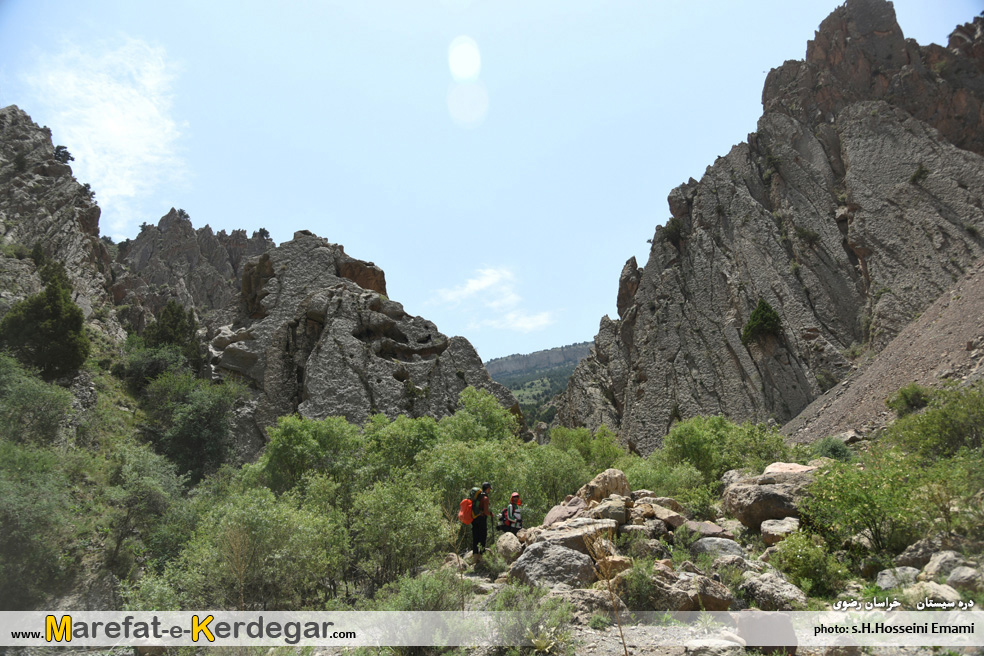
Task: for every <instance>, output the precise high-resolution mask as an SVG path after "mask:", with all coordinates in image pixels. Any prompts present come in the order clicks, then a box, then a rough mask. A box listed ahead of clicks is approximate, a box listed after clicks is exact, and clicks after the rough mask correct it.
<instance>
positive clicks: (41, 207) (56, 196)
mask: <svg viewBox="0 0 984 656" xmlns="http://www.w3.org/2000/svg"><path fill="white" fill-rule="evenodd" d="M99 214H100V210H99V206H98V205H97V204H96V203H95V201H94V199H93V193H92V192H91V190H90V189H89V188H88V187H87V186H83V185H81V184H79V183H78V181H76V180H75V178H74V177H73V176H72V168H71V167H70V166H69V165H68V164H67V163H65V162H62V161H59V160H58V159H56V158H55V148H54V146H53V145H52V142H51V131H50V130H49V129H48V128H47V127H39V126H38V125H37V124H36V123H35V122H34V121H32V120H31V117H30V116H28V115H27V114H26V113H24V111H22V110H21V109H20V108H18V107H16V106H14V105H11V106H10V107H5V108H3V109H0V244H2V245H3V247H4V255H7V257H0V314H3V313H4V312H6V310H7V309H8V308H9V307H10V306H11V305H12V304H13V303H15V302H17V301H19V300H22V299H24V298H26V297H28V296H30V295H32V294H36V293H37V292H38V291H39V290H40V289H41V279H40V277H39V276H38V275H37V267H36V266H35V265H34V262H33V261H32V260H31V259H30V258H27V257H26V255H27V253H29V252H30V250H31V249H32V248H33V247H34V245H35V244H40V245H41V249H42V252H43V253H44V255H45V256H46V257H48V258H50V259H53V260H58V261H60V262H63V263H64V264H65V268H66V271H67V273H68V276H69V279H70V280H71V282H72V285H73V287H74V300H75V302H76V304H78V305H79V307H81V308H82V311H83V312H84V314H85V317H86V319H87V321H88V322H89V324H90V326H92V327H93V328H94V329H97V330H99V331H101V332H103V333H105V334H107V335H109V336H110V337H112V338H114V339H122V337H123V332H122V330H121V329H120V326H119V324H118V323H117V322H116V321H115V318H114V317H113V316H112V315H113V313H112V312H110V311H109V310H110V309H111V308H112V301H111V299H110V297H109V295H108V294H107V287H108V285H109V283H110V280H111V277H112V272H111V258H110V254H109V251H108V250H107V248H106V245H105V244H104V243H102V242H101V241H100V239H99Z"/></svg>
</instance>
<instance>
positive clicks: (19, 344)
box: [0, 262, 89, 380]
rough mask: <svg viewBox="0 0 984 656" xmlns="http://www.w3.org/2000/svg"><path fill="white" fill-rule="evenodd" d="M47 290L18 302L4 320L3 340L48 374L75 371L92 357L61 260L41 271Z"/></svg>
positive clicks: (49, 376)
mask: <svg viewBox="0 0 984 656" xmlns="http://www.w3.org/2000/svg"><path fill="white" fill-rule="evenodd" d="M41 279H42V280H43V281H44V283H45V288H44V291H42V292H41V293H40V294H35V295H34V296H31V297H30V298H26V299H24V300H23V301H20V302H18V303H15V304H14V305H13V307H11V308H10V311H9V312H8V313H7V314H6V316H4V318H3V321H0V344H2V345H3V346H4V347H5V348H7V349H9V350H10V351H11V352H12V353H14V354H15V355H16V356H17V358H18V359H20V360H21V362H24V363H25V364H28V365H30V366H32V367H37V368H38V369H40V370H41V374H42V375H43V376H44V377H45V378H47V379H49V380H50V379H52V378H57V377H59V376H64V375H65V374H67V373H70V372H72V371H75V370H76V369H78V368H79V366H81V365H82V363H83V362H85V359H86V358H87V357H89V338H88V337H86V334H85V326H84V316H83V314H82V310H81V308H79V306H78V305H76V304H75V303H73V302H72V296H71V289H72V285H71V283H70V282H69V281H68V276H67V275H66V274H65V267H64V266H63V265H62V264H61V263H60V262H52V263H49V264H47V265H46V266H45V267H44V269H42V271H41Z"/></svg>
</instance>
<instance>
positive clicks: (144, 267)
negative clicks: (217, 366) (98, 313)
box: [112, 208, 274, 331]
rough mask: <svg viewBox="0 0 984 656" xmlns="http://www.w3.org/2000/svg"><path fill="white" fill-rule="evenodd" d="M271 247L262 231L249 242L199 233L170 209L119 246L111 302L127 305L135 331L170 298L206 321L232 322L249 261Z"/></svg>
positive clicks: (240, 235)
mask: <svg viewBox="0 0 984 656" xmlns="http://www.w3.org/2000/svg"><path fill="white" fill-rule="evenodd" d="M273 247H274V243H273V241H272V240H271V239H270V238H269V237H268V236H264V235H261V234H260V233H258V232H254V233H253V236H252V237H249V238H247V237H246V231H245V230H233V231H232V234H226V232H225V231H224V230H222V231H219V233H218V234H216V233H214V232H213V231H212V229H211V228H210V227H209V226H205V227H203V228H199V229H197V230H195V228H194V227H193V226H192V223H191V220H190V218H189V217H188V215H187V214H186V213H184V212H183V211H181V210H176V209H174V208H171V211H170V212H168V213H167V214H166V215H165V216H164V217H162V218H161V220H160V222H159V223H158V225H156V226H152V225H146V224H145V225H144V226H143V228H142V229H141V231H140V234H139V235H137V237H136V239H133V240H131V241H128V242H124V243H123V244H120V253H119V256H118V258H117V262H116V264H115V265H114V271H115V281H114V282H113V286H112V292H113V299H114V300H115V302H116V303H118V304H121V305H126V306H127V308H128V311H127V316H126V318H127V320H128V321H129V322H130V324H131V325H132V326H133V328H134V329H136V330H137V331H142V330H143V329H144V328H145V327H146V326H147V324H148V323H150V322H151V321H153V320H154V316H155V315H156V314H157V313H158V312H159V311H160V310H161V309H162V308H163V307H164V305H166V304H167V301H168V300H170V299H174V300H176V301H178V302H179V303H180V304H181V305H183V306H184V307H186V308H194V309H195V311H196V313H197V314H198V316H199V319H200V320H201V321H203V322H205V323H208V324H213V325H221V324H224V323H230V322H231V321H232V320H233V318H234V316H235V314H234V311H235V308H236V307H237V305H238V300H239V293H240V288H241V287H242V275H243V269H244V265H245V263H246V262H247V261H248V260H249V259H250V258H252V257H255V256H258V255H261V254H262V253H265V252H266V251H268V250H270V249H271V248H273Z"/></svg>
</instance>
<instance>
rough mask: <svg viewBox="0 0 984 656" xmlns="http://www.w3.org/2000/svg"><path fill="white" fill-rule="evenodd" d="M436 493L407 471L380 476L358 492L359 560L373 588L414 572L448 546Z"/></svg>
mask: <svg viewBox="0 0 984 656" xmlns="http://www.w3.org/2000/svg"><path fill="white" fill-rule="evenodd" d="M411 491H412V493H411ZM436 497H437V495H436V493H435V492H434V491H433V490H432V489H428V488H427V487H423V486H421V485H420V482H419V481H418V480H415V479H414V478H412V477H410V476H407V475H404V476H397V477H394V478H392V479H390V480H383V481H377V482H376V484H375V485H373V487H372V489H369V490H364V491H363V492H360V493H359V494H357V495H356V497H355V500H354V501H353V503H352V509H353V511H354V512H353V513H352V531H353V533H354V534H355V536H357V539H356V540H355V544H356V545H357V554H356V557H355V559H354V560H355V562H356V563H357V567H358V569H359V570H360V571H361V572H362V574H363V575H364V576H365V578H366V580H367V581H368V583H369V585H370V589H371V590H375V589H376V588H378V587H379V586H382V585H384V584H386V583H389V582H390V581H395V580H396V579H398V578H399V577H401V576H403V575H405V574H406V573H408V572H410V571H411V570H412V569H413V568H414V567H416V566H417V565H419V564H420V563H421V562H426V561H427V560H428V559H430V558H431V557H432V556H435V555H437V553H438V551H439V549H440V548H441V547H442V546H443V545H444V543H445V540H444V534H443V532H442V523H441V513H440V510H439V509H438V507H437V506H436V505H435V504H434V502H433V500H434V499H435V498H436Z"/></svg>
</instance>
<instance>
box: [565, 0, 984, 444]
mask: <svg viewBox="0 0 984 656" xmlns="http://www.w3.org/2000/svg"><path fill="white" fill-rule="evenodd" d="M982 44H984V19H982V18H980V17H979V18H977V19H975V21H974V23H972V24H968V25H965V26H963V27H961V28H958V30H957V31H956V32H954V34H953V36H952V37H951V39H950V44H949V47H948V48H942V47H939V46H928V47H921V46H919V45H918V44H916V43H915V42H913V41H911V40H906V39H905V38H904V36H903V34H902V31H901V29H900V28H899V26H898V24H897V23H896V20H895V15H894V10H893V9H892V5H891V3H889V2H885V1H884V0H848V2H847V3H846V4H845V5H844V6H842V7H840V8H838V9H837V10H835V11H834V13H833V14H831V16H830V17H829V18H827V19H826V20H825V21H824V22H823V24H822V25H821V26H820V30H819V31H818V32H817V34H816V37H815V38H814V40H813V41H811V42H810V43H809V45H808V48H807V58H806V60H805V61H801V62H786V63H785V64H783V65H782V66H781V67H780V68H778V69H775V70H773V71H772V72H771V73H770V74H769V76H768V79H767V81H766V84H765V90H764V92H763V106H764V109H765V113H764V115H763V116H762V118H761V119H760V120H759V123H758V129H757V131H756V132H754V133H752V134H751V135H749V138H748V141H747V142H745V143H742V144H739V145H737V146H735V147H734V148H732V149H731V151H730V152H729V153H728V154H727V155H726V156H725V157H723V158H719V159H718V160H717V161H716V162H715V163H714V164H713V165H712V166H710V167H708V169H707V172H706V173H705V175H704V176H703V178H702V179H701V180H700V181H699V182H697V181H695V180H693V179H691V180H690V181H689V182H687V183H686V184H684V185H681V186H680V187H678V188H676V189H674V190H673V191H672V192H671V193H670V195H669V199H668V200H669V207H670V213H671V215H672V217H671V219H669V221H668V222H667V225H666V226H665V227H663V228H658V229H657V230H656V234H655V236H654V238H653V240H652V244H653V245H652V249H651V251H650V255H649V261H648V263H647V264H646V266H645V267H642V268H640V267H638V265H637V263H636V261H635V259H634V258H633V259H630V260H629V261H628V262H627V263H626V265H625V268H624V269H623V271H622V274H621V276H620V279H619V288H618V312H619V318H618V319H617V320H612V319H609V318H608V317H605V318H603V319H602V321H601V327H600V330H599V333H598V335H597V336H596V337H595V342H594V347H593V350H592V355H591V356H590V357H589V358H588V359H586V360H585V361H583V362H582V363H581V364H580V365H579V367H578V368H577V370H576V371H575V374H574V376H573V377H572V380H571V383H570V385H569V387H568V389H567V391H566V392H565V394H564V398H563V401H562V404H561V408H560V410H559V411H558V414H557V420H558V421H559V422H560V423H561V424H563V425H568V426H577V425H587V426H589V427H591V428H595V427H597V426H599V425H601V424H606V425H608V426H609V427H610V428H613V429H615V430H617V431H619V433H620V436H621V437H622V439H623V440H625V441H626V442H628V443H629V444H630V445H631V446H633V447H635V448H637V449H638V450H640V451H642V452H644V453H648V452H650V451H652V450H653V449H656V448H658V447H659V446H660V444H661V440H662V436H663V435H664V434H665V433H666V431H667V430H668V428H669V426H670V425H671V423H672V422H673V421H675V420H677V419H680V418H685V417H688V416H692V415H697V414H715V413H722V414H726V415H728V416H729V417H732V418H734V419H737V420H742V419H750V420H757V421H759V420H766V419H770V418H772V419H774V420H777V421H779V422H785V421H787V420H789V419H791V418H792V417H794V416H796V415H797V414H798V413H799V412H800V411H801V410H803V408H805V407H806V406H807V405H808V404H809V403H810V402H811V401H812V400H813V399H815V398H817V396H819V395H820V394H822V393H823V392H824V391H825V390H826V389H828V388H830V387H832V386H833V385H835V384H836V383H837V382H838V381H839V380H841V379H843V378H844V377H845V376H846V375H847V374H849V373H850V372H851V371H852V369H853V367H854V364H853V362H852V360H851V357H850V356H852V355H854V354H856V353H857V352H858V351H859V350H862V349H868V350H870V351H877V350H880V349H881V348H883V347H884V346H885V345H886V344H887V343H888V342H889V341H890V340H891V339H892V338H893V337H894V336H895V335H896V334H898V333H899V331H900V330H902V329H903V328H904V327H905V326H906V324H908V323H909V322H910V321H911V320H912V319H913V318H914V317H915V316H916V315H917V314H918V313H919V312H921V311H922V310H923V309H925V308H926V307H927V306H928V305H929V304H930V303H932V302H933V301H934V300H935V299H936V298H937V297H939V296H940V295H941V294H942V293H943V292H944V291H945V290H947V289H948V288H949V287H950V286H951V285H952V284H953V282H954V281H955V280H957V278H958V277H959V276H961V274H962V273H963V271H964V270H965V269H966V268H967V267H968V266H969V265H970V264H971V263H973V262H975V261H976V260H977V259H978V258H979V257H980V256H981V255H982V254H984V242H982V238H981V237H982V234H984V210H982V207H984V201H982V199H984V158H982V157H981V155H980V153H981V152H982V148H984V136H982V135H984V130H982V121H984V113H982V112H981V107H982V106H984V105H982V100H984V47H982ZM760 299H764V300H765V301H766V302H767V303H768V304H769V305H770V306H771V307H772V308H774V309H775V310H776V312H777V313H778V315H779V317H780V326H781V327H780V330H779V331H778V333H777V334H774V335H765V336H763V337H761V338H759V339H755V340H745V342H747V343H743V340H742V338H741V337H742V331H743V328H744V326H745V325H746V323H747V322H748V320H749V318H750V315H751V313H752V310H753V309H754V308H755V307H756V305H757V304H758V302H759V300H760Z"/></svg>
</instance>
